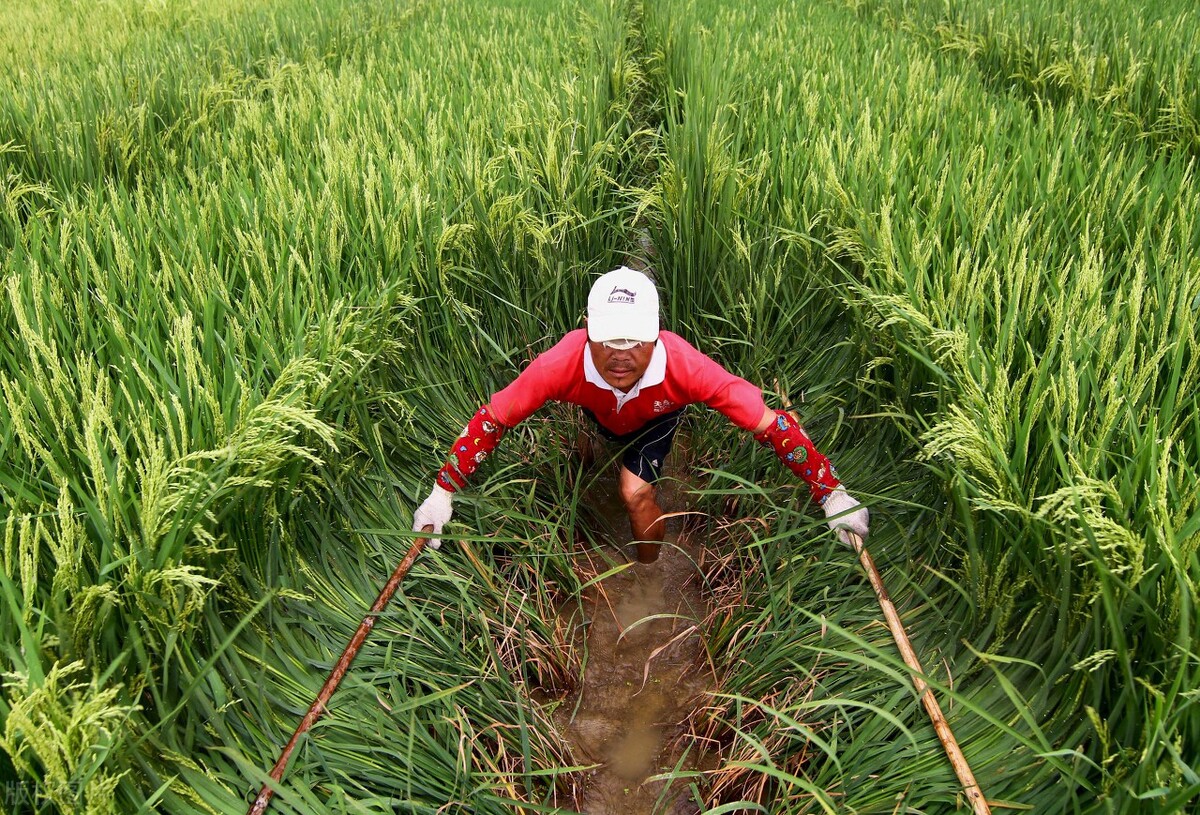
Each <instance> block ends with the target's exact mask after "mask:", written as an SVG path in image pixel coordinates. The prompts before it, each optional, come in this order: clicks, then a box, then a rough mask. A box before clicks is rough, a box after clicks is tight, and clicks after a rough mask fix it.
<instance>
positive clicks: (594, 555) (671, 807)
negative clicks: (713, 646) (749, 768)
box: [557, 479, 713, 815]
mask: <svg viewBox="0 0 1200 815" xmlns="http://www.w3.org/2000/svg"><path fill="white" fill-rule="evenodd" d="M588 503H589V504H590V505H591V506H592V507H593V508H594V509H595V514H596V517H599V518H602V519H604V522H605V523H604V526H605V528H604V529H603V530H602V532H601V536H602V537H603V538H604V539H605V540H604V543H603V544H602V546H601V547H600V548H593V547H589V548H588V549H586V550H585V551H582V552H580V554H579V568H580V571H581V572H582V573H583V575H582V576H583V577H584V578H585V579H590V577H591V576H595V575H600V574H603V573H604V572H606V571H609V570H611V569H612V568H613V567H614V566H615V565H619V564H620V563H622V562H625V561H627V560H629V559H631V557H630V556H631V552H630V551H629V549H630V548H631V547H629V546H626V544H627V542H628V541H629V531H628V524H627V522H626V516H625V512H624V509H623V508H622V506H621V503H620V500H619V498H618V497H617V495H616V483H615V479H607V480H603V481H600V482H598V483H597V489H596V490H594V492H593V494H592V495H590V496H589V500H588ZM675 525H677V524H674V523H672V524H669V526H675ZM698 548H699V547H697V546H695V545H694V544H693V543H692V541H691V539H690V538H689V536H688V535H687V534H686V533H680V532H678V531H675V530H673V529H672V530H671V531H670V532H669V533H668V536H667V542H666V543H665V544H664V545H663V549H662V555H661V556H660V558H659V560H658V562H656V563H651V564H643V563H637V562H633V563H631V564H629V565H628V566H627V568H625V569H624V570H623V571H620V572H618V573H616V574H613V575H610V576H608V577H606V578H604V579H603V580H600V581H598V582H597V583H595V584H594V585H592V586H590V587H589V588H588V589H587V590H586V592H585V594H584V597H583V602H582V604H581V607H582V614H583V615H584V616H583V619H582V620H580V619H578V617H576V618H575V619H574V620H572V625H573V627H574V629H575V631H576V635H577V636H581V637H586V640H587V643H586V644H587V662H586V667H585V670H584V673H583V680H582V682H581V685H580V687H579V689H578V691H577V692H576V693H575V694H574V695H572V696H571V697H569V698H568V699H566V700H565V701H564V702H563V704H562V705H561V706H560V707H559V709H558V713H557V718H558V724H559V727H560V728H561V730H562V732H563V734H564V736H565V738H566V740H567V742H568V744H569V745H570V747H571V751H572V753H573V755H574V758H575V760H576V762H577V763H579V764H585V765H591V764H595V765H598V766H596V767H595V768H594V769H591V770H588V771H586V772H585V773H584V782H583V784H582V790H581V800H580V801H579V803H578V805H579V808H580V811H581V812H584V813H587V814H588V815H617V814H618V813H620V814H621V815H641V814H642V813H645V814H646V815H649V814H650V813H656V814H658V813H661V814H662V815H683V814H684V813H695V812H698V811H699V810H698V808H697V807H696V806H695V805H694V804H692V803H691V802H690V796H689V791H688V787H687V784H686V783H685V782H684V781H683V780H681V779H680V780H675V781H674V782H670V781H668V780H664V779H660V778H656V776H658V775H659V774H665V773H670V772H671V771H672V770H675V769H676V768H677V767H679V768H682V769H688V768H690V767H691V766H692V765H693V764H694V758H695V749H694V748H692V749H690V750H686V749H685V748H686V745H683V744H680V743H679V742H680V739H678V736H679V734H680V733H681V732H682V730H683V724H682V723H683V722H685V721H686V720H687V719H688V718H689V717H690V716H691V715H692V714H693V713H694V711H695V710H696V708H697V706H698V705H701V704H703V694H704V692H705V691H707V690H710V689H711V688H712V685H713V677H712V672H711V669H710V668H709V666H708V660H707V656H706V654H705V650H704V645H703V641H702V639H701V631H700V625H701V622H702V621H703V619H704V616H705V615H704V611H705V609H704V601H703V598H702V596H701V591H700V586H701V575H700V571H699V569H698V567H697V565H696V560H697V557H696V555H697V551H698ZM579 608H580V607H575V609H574V613H575V614H576V615H578V613H579Z"/></svg>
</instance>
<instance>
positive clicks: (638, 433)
mask: <svg viewBox="0 0 1200 815" xmlns="http://www.w3.org/2000/svg"><path fill="white" fill-rule="evenodd" d="M583 412H584V414H585V415H586V416H587V417H588V418H589V419H591V420H592V423H593V424H595V425H596V429H597V430H599V431H600V435H601V436H603V437H604V438H605V439H607V440H608V441H610V442H613V443H615V444H619V445H621V446H622V447H624V448H625V449H624V450H623V451H622V453H621V466H623V467H624V468H625V469H626V470H629V472H631V473H633V474H634V475H636V476H637V477H638V478H640V479H642V480H643V481H646V482H648V483H650V484H654V483H655V482H657V481H658V479H659V478H660V477H661V476H662V468H663V461H664V460H665V459H666V457H667V453H669V452H671V442H672V441H674V439H675V428H677V427H679V417H680V416H682V415H683V408H680V409H679V410H676V411H672V412H671V413H664V414H663V415H662V416H659V417H658V418H657V419H652V420H651V421H649V422H647V423H646V424H644V425H642V426H641V427H640V428H638V429H637V430H635V431H633V432H632V433H626V434H625V435H623V436H618V435H617V434H615V433H613V432H612V431H611V430H609V429H608V428H607V427H605V426H604V425H602V424H600V422H598V421H596V416H595V414H593V413H592V412H591V411H590V410H588V409H587V408H584V409H583Z"/></svg>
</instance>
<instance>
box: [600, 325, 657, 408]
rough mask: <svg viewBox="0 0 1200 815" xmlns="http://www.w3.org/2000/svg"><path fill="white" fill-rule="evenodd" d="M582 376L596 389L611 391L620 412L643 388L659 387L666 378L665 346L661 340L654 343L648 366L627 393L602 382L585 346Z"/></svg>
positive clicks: (602, 379) (602, 378) (601, 377)
mask: <svg viewBox="0 0 1200 815" xmlns="http://www.w3.org/2000/svg"><path fill="white" fill-rule="evenodd" d="M583 376H584V378H585V379H587V381H588V382H591V383H592V384H593V385H595V386H596V387H598V388H604V389H605V390H608V391H612V392H613V395H614V396H616V397H617V411H618V412H620V410H621V408H622V407H624V406H625V403H626V402H628V401H629V400H630V399H633V398H635V397H636V396H637V395H638V394H639V393H641V392H642V388H643V387H646V388H649V387H651V386H653V385H661V384H662V382H663V380H665V379H666V378H667V349H666V346H664V345H663V344H662V340H659V341H658V342H656V343H654V353H653V354H651V355H650V364H649V365H647V366H646V371H645V373H643V374H642V378H641V379H639V380H638V381H637V382H635V383H633V387H632V388H630V389H629V392H628V393H626V392H625V391H620V390H617V389H616V388H614V387H613V386H612V385H610V384H608V383H607V382H605V381H604V377H603V376H601V375H600V369H599V368H597V367H596V361H595V360H593V359H592V347H591V346H590V345H586V344H585V345H584V346H583Z"/></svg>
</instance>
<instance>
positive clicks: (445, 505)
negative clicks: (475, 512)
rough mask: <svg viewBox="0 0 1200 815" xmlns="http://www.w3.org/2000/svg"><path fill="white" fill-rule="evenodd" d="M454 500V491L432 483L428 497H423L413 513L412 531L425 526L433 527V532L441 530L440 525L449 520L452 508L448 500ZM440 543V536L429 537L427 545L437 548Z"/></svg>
mask: <svg viewBox="0 0 1200 815" xmlns="http://www.w3.org/2000/svg"><path fill="white" fill-rule="evenodd" d="M452 500H454V493H452V492H450V491H449V490H446V489H442V488H441V487H439V486H438V485H437V484H434V485H433V492H431V493H429V497H428V498H426V499H425V503H423V504H421V506H419V507H417V511H416V512H414V513H413V531H414V532H420V531H421V530H422V529H424V528H425V527H427V526H432V527H433V533H434V534H435V535H436V534H437V533H439V532H441V531H442V527H443V526H445V525H446V523H447V522H448V521H449V520H450V516H451V515H452V514H453V513H454V510H453V509H451V508H450V502H451V501H452ZM441 545H442V541H441V539H440V538H433V537H431V538H430V539H429V546H430V547H431V548H433V549H437V548H438V547H440V546H441Z"/></svg>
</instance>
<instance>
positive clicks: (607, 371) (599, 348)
mask: <svg viewBox="0 0 1200 815" xmlns="http://www.w3.org/2000/svg"><path fill="white" fill-rule="evenodd" d="M551 399H553V400H554V401H558V402H570V403H572V404H575V405H579V406H580V407H582V408H583V410H584V413H586V414H587V415H588V417H589V418H590V419H591V420H592V421H594V422H595V423H596V425H597V427H598V429H599V431H600V433H601V434H602V435H603V436H605V437H606V438H607V439H609V440H610V441H614V442H617V443H619V444H621V445H623V446H624V454H623V457H622V462H621V470H620V478H619V491H620V494H621V501H622V502H623V503H624V505H625V509H626V511H627V512H628V513H629V526H630V530H631V532H632V533H633V538H634V540H635V541H637V542H638V543H637V554H638V560H639V561H641V562H642V563H651V562H653V561H655V560H657V559H658V553H659V548H660V546H661V542H662V540H663V538H664V535H665V532H666V524H665V522H664V520H663V517H662V515H663V511H662V509H661V508H660V507H659V505H658V501H657V499H656V497H655V486H654V485H655V483H656V482H657V481H658V479H659V476H660V475H661V474H662V463H663V459H664V458H665V457H666V455H667V453H668V452H669V451H670V449H671V441H672V439H673V438H674V435H675V428H676V426H677V425H678V423H679V417H680V414H681V413H682V412H683V409H684V408H685V407H686V406H687V405H689V404H692V403H694V402H703V403H704V404H706V405H708V406H709V407H711V408H714V409H716V410H718V411H720V412H721V413H723V414H724V415H725V416H726V417H727V418H728V419H729V420H730V421H731V422H733V423H734V424H735V425H737V426H738V427H740V428H742V429H743V430H747V431H750V432H753V433H754V434H755V435H754V438H755V440H757V441H759V442H761V443H762V444H764V445H767V446H769V447H771V448H772V449H773V450H774V451H775V454H776V455H777V456H778V457H779V458H780V460H781V461H783V463H784V464H785V465H786V466H787V467H788V468H789V469H791V471H792V472H793V473H795V474H796V475H798V476H799V477H800V478H802V479H803V480H804V481H805V483H807V484H808V487H809V489H810V490H811V492H812V497H813V499H814V500H815V501H816V502H817V503H818V504H820V505H821V507H822V508H823V509H824V510H825V515H826V517H827V518H829V526H830V528H831V529H833V530H834V531H835V532H837V534H838V536H839V537H840V538H841V539H842V541H843V542H844V543H847V544H848V543H849V538H848V536H847V530H848V531H850V532H854V533H856V534H858V535H860V536H861V537H866V535H867V525H868V514H867V509H866V507H863V506H861V505H860V504H859V502H858V501H856V500H855V499H854V498H853V497H852V496H851V495H850V494H849V493H848V492H846V489H845V488H844V487H843V486H842V485H841V482H839V481H838V478H837V475H836V473H835V472H834V469H833V465H832V464H830V462H829V459H827V458H825V456H823V455H821V454H820V453H819V452H817V449H816V447H814V446H813V443H812V441H810V440H809V438H808V436H807V434H805V432H804V429H803V428H802V427H801V426H800V425H799V424H798V423H797V422H796V421H795V420H794V419H793V418H792V417H791V415H790V414H788V413H786V412H784V411H782V410H772V409H770V408H768V407H767V405H766V403H765V402H764V401H763V398H762V391H761V390H760V389H759V388H757V387H755V386H754V385H751V384H750V383H749V382H747V381H746V380H744V379H741V378H739V377H736V376H734V375H733V374H731V373H729V372H728V371H726V370H725V369H724V368H722V367H721V366H720V365H719V364H718V363H717V362H715V361H714V360H712V359H710V358H709V357H707V356H705V355H704V354H702V353H700V351H698V350H696V349H695V348H693V347H692V346H691V345H689V344H688V343H687V341H686V340H684V339H683V338H682V337H680V336H678V335H677V334H673V333H671V332H670V331H661V330H659V324H658V291H657V290H656V289H655V287H654V284H653V283H652V282H651V280H650V278H648V277H646V275H644V274H642V273H641V272H637V271H634V270H632V269H628V268H626V267H624V266H622V267H621V268H619V269H616V270H614V271H611V272H609V273H607V274H605V275H601V277H600V278H599V279H598V280H597V281H596V283H595V284H594V285H593V286H592V290H591V292H590V294H589V295H588V312H587V321H586V328H580V329H577V330H575V331H572V332H570V333H569V334H567V335H566V336H565V337H563V338H562V339H561V340H560V341H559V342H558V343H557V344H556V345H555V346H554V347H553V348H551V349H550V350H548V351H546V352H544V353H542V354H540V355H538V356H537V357H536V358H535V359H534V360H533V362H531V363H530V364H529V366H528V367H527V368H525V370H524V371H522V372H521V373H520V375H519V376H517V378H516V379H515V380H513V381H512V383H511V384H509V385H508V387H506V388H504V389H503V390H501V391H499V392H497V393H495V394H494V395H493V396H492V398H491V399H490V400H489V401H488V403H487V404H485V405H484V406H483V407H481V408H480V409H479V411H478V412H477V413H476V414H475V416H474V417H473V418H472V419H471V421H470V422H469V423H468V424H467V426H466V427H465V428H463V431H462V433H461V434H460V435H459V437H458V440H457V441H455V442H454V446H453V447H452V448H451V450H450V456H449V459H448V460H447V461H446V463H445V465H443V467H442V468H441V470H439V471H438V474H437V479H436V483H435V484H434V487H433V491H432V492H431V493H430V495H429V497H428V498H426V499H425V501H424V503H422V504H421V506H420V507H419V508H418V509H417V511H416V513H414V516H413V528H414V530H421V529H423V528H424V527H426V526H432V527H433V532H434V534H435V535H436V534H438V533H440V532H441V531H442V527H443V526H444V525H445V524H446V522H447V521H449V520H450V516H451V513H452V509H451V502H452V500H453V495H454V493H455V491H457V490H459V489H461V488H462V487H465V486H466V484H467V480H468V479H469V478H470V477H471V475H472V474H473V473H474V472H475V470H476V469H477V468H478V467H479V465H480V464H481V463H482V462H483V461H484V460H485V459H486V458H487V457H488V455H489V454H490V453H491V452H492V451H493V450H495V449H496V445H497V444H498V443H499V441H500V438H501V437H502V436H503V435H504V432H505V431H506V430H507V429H508V428H511V427H515V426H517V425H518V424H520V423H521V422H523V421H525V419H527V418H528V417H529V416H530V415H532V414H533V412H534V411H536V410H537V409H538V408H540V407H541V406H542V405H544V404H545V403H546V402H547V401H548V400H551ZM439 543H440V542H439V541H437V540H436V539H435V540H433V541H431V545H433V546H435V547H436V546H437V545H439Z"/></svg>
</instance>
